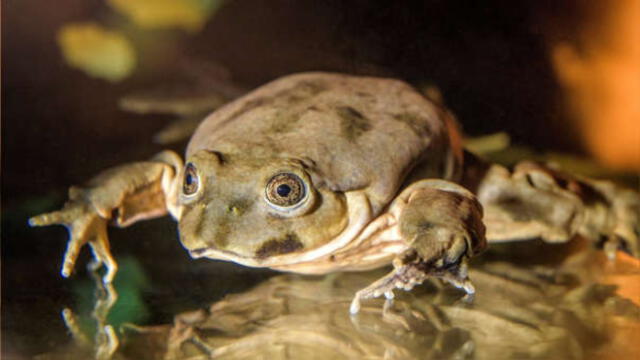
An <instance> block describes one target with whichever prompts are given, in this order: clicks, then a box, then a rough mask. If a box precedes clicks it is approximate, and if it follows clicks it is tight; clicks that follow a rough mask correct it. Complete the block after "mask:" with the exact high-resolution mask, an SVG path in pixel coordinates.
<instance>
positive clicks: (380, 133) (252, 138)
mask: <svg viewBox="0 0 640 360" xmlns="http://www.w3.org/2000/svg"><path fill="white" fill-rule="evenodd" d="M445 117H446V114H445V112H444V110H443V109H441V108H439V107H438V106H436V105H434V104H433V103H431V102H430V101H428V100H427V99H425V98H424V97H423V96H422V95H420V94H419V93H418V92H416V91H415V90H414V89H413V88H412V87H411V86H409V85H408V84H406V83H404V82H402V81H399V80H393V79H382V78H373V77H356V76H348V75H341V74H332V73H302V74H295V75H290V76H286V77H283V78H280V79H278V80H275V81H273V82H271V83H269V84H266V85H264V86H262V87H260V88H258V89H256V90H254V91H253V92H251V93H249V94H247V95H245V96H243V97H241V98H239V99H237V100H236V101H233V102H232V103H230V104H228V105H226V106H225V107H223V108H221V109H219V110H218V111H216V112H215V113H213V114H211V115H210V116H209V117H207V118H206V119H205V120H204V121H203V123H202V124H201V125H200V127H199V128H198V130H197V131H196V133H195V134H194V136H193V138H192V139H191V142H190V144H189V147H188V149H187V156H189V155H190V154H193V153H195V152H197V151H199V150H202V149H206V150H213V151H219V152H221V153H223V154H224V153H234V154H242V155H243V156H244V157H247V156H250V157H255V158H271V157H290V158H297V159H304V160H305V161H307V162H310V163H312V164H313V166H314V168H315V170H316V171H317V172H319V173H320V174H322V176H323V179H324V180H325V182H326V184H327V185H328V186H329V187H331V188H332V189H333V190H336V191H351V190H358V189H364V190H366V191H367V193H368V195H369V198H370V201H371V203H372V205H373V208H374V210H379V209H381V208H382V207H384V205H386V204H387V203H388V202H389V201H390V200H391V199H392V198H393V196H394V195H395V194H396V192H397V191H398V188H399V187H400V186H401V184H402V183H403V181H404V179H405V177H406V175H407V174H408V173H409V172H410V171H411V170H412V169H414V168H415V167H416V165H418V164H419V165H420V167H422V168H424V169H426V171H425V174H426V175H428V176H440V177H442V176H447V175H448V174H447V173H450V172H451V171H450V169H449V170H447V169H446V168H447V167H451V163H452V162H453V157H454V155H453V154H452V152H451V140H450V131H452V127H453V126H452V125H451V124H447V121H445V120H444V118H445ZM454 145H455V144H454ZM454 150H455V149H454ZM457 151H459V149H457Z"/></svg>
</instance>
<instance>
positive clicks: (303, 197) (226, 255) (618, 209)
mask: <svg viewBox="0 0 640 360" xmlns="http://www.w3.org/2000/svg"><path fill="white" fill-rule="evenodd" d="M166 214H170V215H171V216H172V217H173V218H174V219H176V221H178V223H179V225H178V227H179V233H180V241H181V243H182V245H183V246H184V248H185V249H186V250H187V251H188V252H189V254H190V255H191V256H192V257H194V258H203V257H204V258H210V259H221V260H226V261H232V262H235V263H238V264H242V265H245V266H251V267H266V268H272V269H276V270H281V271H287V272H295V273H303V274H326V273H331V272H338V271H362V270H369V269H374V268H378V267H381V266H385V265H389V264H392V265H393V270H392V271H391V272H390V273H389V274H388V275H386V276H384V277H382V278H380V279H379V280H377V281H375V282H373V283H372V284H370V285H369V286H367V287H365V288H363V289H361V290H360V291H358V292H357V293H356V294H355V297H354V299H353V302H352V304H351V307H350V311H351V312H352V313H357V312H358V311H359V309H360V302H361V301H362V300H364V299H367V298H373V297H378V296H382V295H384V296H385V297H386V298H387V299H388V300H389V301H391V299H393V297H394V290H395V289H404V290H411V289H412V287H414V286H415V285H417V284H420V283H422V282H423V281H424V280H425V279H427V278H429V277H435V278H440V279H443V280H444V281H446V282H448V283H450V284H452V285H454V286H456V287H459V288H461V289H463V290H464V291H465V292H466V293H467V294H473V293H474V291H475V290H474V287H473V285H472V283H471V281H470V280H469V278H468V275H467V273H468V265H467V262H468V259H469V258H471V257H473V256H475V255H477V254H479V253H480V252H481V251H482V250H483V249H485V248H486V246H487V242H492V241H507V240H520V239H532V238H541V239H543V240H545V241H548V242H565V241H568V240H570V239H571V238H572V237H574V236H576V235H581V236H584V237H587V238H590V239H593V240H594V242H596V243H600V244H604V249H605V251H606V252H607V253H608V254H609V255H614V254H615V252H616V251H617V250H618V249H622V250H625V251H627V252H629V253H631V254H632V255H634V256H636V257H638V256H640V240H639V236H640V234H639V233H640V231H639V227H640V197H639V196H638V194H637V193H636V192H634V191H632V190H627V189H624V188H621V187H618V186H616V185H614V184H613V183H610V182H607V181H595V180H590V179H584V178H580V177H577V176H571V175H568V174H565V173H562V172H561V171H559V170H556V169H553V168H550V167H546V166H543V165H539V164H536V163H532V162H522V163H519V164H517V165H516V166H515V167H513V168H511V169H508V168H505V167H503V166H499V165H491V164H487V163H484V162H483V161H482V160H480V159H478V158H476V157H474V156H472V155H471V154H469V153H465V151H464V150H463V148H462V144H461V140H460V134H459V131H458V127H457V125H456V122H455V120H454V118H453V117H452V115H451V114H450V113H449V112H448V111H447V110H446V109H445V108H444V107H442V106H441V105H439V104H438V103H436V102H433V101H430V100H428V99H427V98H425V97H424V96H422V95H421V94H420V93H419V92H417V91H416V90H415V89H414V88H412V87H411V86H409V85H408V84H406V83H405V82H402V81H399V80H395V79H386V78H375V77H357V76H350V75H343V74H333V73H320V72H317V73H302V74H294V75H289V76H285V77H282V78H280V79H277V80H275V81H273V82H271V83H268V84H266V85H264V86H262V87H260V88H258V89H256V90H254V91H252V92H250V93H248V94H246V95H244V96H242V97H240V98H238V99H236V100H234V101H232V102H230V103H228V104H227V105H225V106H223V107H222V108H220V109H218V110H217V111H215V112H213V113H212V114H211V115H209V116H208V117H206V118H205V119H204V120H203V121H202V123H201V124H200V125H199V127H198V128H197V130H196V131H195V133H194V134H193V136H192V137H191V140H190V142H189V145H188V147H187V150H186V156H185V162H183V160H182V159H181V158H180V156H178V155H177V154H176V153H174V152H171V151H165V152H162V153H160V154H158V155H157V156H155V157H153V158H152V159H150V160H148V161H143V162H136V163H130V164H125V165H122V166H119V167H115V168H112V169H109V170H106V171H105V172H103V173H101V174H99V175H97V176H96V177H95V178H93V179H92V180H90V181H89V182H88V183H87V184H86V185H85V186H83V187H71V189H70V190H69V201H68V202H67V203H66V204H65V205H64V207H63V208H62V209H61V210H59V211H54V212H51V213H47V214H43V215H39V216H35V217H33V218H32V219H30V224H31V225H35V226H43V225H51V224H56V223H58V224H63V225H65V226H66V227H67V228H68V230H69V234H70V237H69V242H68V247H67V250H66V253H65V257H64V263H63V267H62V275H63V276H65V277H67V276H69V275H70V274H71V272H72V269H73V267H74V264H75V262H76V258H77V256H78V253H79V251H80V249H81V248H82V247H83V246H84V245H85V244H89V245H90V247H91V248H92V250H93V255H94V257H95V261H96V262H97V263H98V264H104V266H105V267H106V269H107V271H106V273H105V275H104V278H103V281H104V282H105V283H109V282H111V281H112V279H113V278H114V275H115V273H116V271H117V263H116V261H115V260H114V258H113V257H112V256H111V253H110V251H109V241H108V236H107V224H114V225H116V226H120V227H124V226H128V225H130V224H133V223H135V222H137V221H140V220H145V219H150V218H155V217H159V216H164V215H166Z"/></svg>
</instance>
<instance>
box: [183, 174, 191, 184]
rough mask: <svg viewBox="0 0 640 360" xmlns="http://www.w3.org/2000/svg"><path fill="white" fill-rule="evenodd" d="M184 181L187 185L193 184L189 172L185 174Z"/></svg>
mask: <svg viewBox="0 0 640 360" xmlns="http://www.w3.org/2000/svg"><path fill="white" fill-rule="evenodd" d="M184 181H185V183H187V185H191V184H193V176H191V174H187V177H186V178H185V179H184Z"/></svg>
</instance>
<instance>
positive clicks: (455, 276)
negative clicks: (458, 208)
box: [349, 251, 475, 314]
mask: <svg viewBox="0 0 640 360" xmlns="http://www.w3.org/2000/svg"><path fill="white" fill-rule="evenodd" d="M430 277H434V278H439V279H442V280H444V281H446V282H448V283H449V284H451V285H453V286H455V287H457V288H459V289H462V290H464V291H465V292H466V297H467V298H471V297H472V296H473V294H475V287H474V286H473V284H472V283H471V280H469V277H468V275H467V260H466V259H465V258H463V259H460V260H459V262H458V263H456V264H451V265H449V266H448V267H441V268H438V267H437V266H435V265H434V264H433V263H426V262H424V261H422V259H420V257H419V256H418V255H417V253H416V252H415V251H410V252H409V253H408V254H407V255H406V256H405V257H404V259H403V260H400V259H396V261H394V270H393V271H391V272H390V273H389V274H387V275H386V276H384V277H383V278H381V279H379V280H377V281H376V282H374V283H373V284H371V285H369V286H367V287H366V288H364V289H362V290H360V291H358V292H357V293H356V295H355V296H354V298H353V300H352V301H351V306H350V308H349V311H350V312H351V314H357V313H358V312H359V311H360V302H361V301H362V300H366V299H373V298H377V297H380V296H382V295H384V296H385V298H386V301H385V304H384V308H385V310H387V309H389V308H390V307H391V305H392V304H393V299H394V297H395V295H394V293H393V290H395V289H401V290H404V291H410V290H411V289H413V288H414V287H415V286H416V285H420V284H422V283H423V282H424V281H425V280H427V279H428V278H430Z"/></svg>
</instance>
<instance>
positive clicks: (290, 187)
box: [265, 173, 307, 210]
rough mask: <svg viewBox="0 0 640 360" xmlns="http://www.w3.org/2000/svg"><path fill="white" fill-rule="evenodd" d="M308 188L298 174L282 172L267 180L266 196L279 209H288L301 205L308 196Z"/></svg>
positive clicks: (270, 203)
mask: <svg viewBox="0 0 640 360" xmlns="http://www.w3.org/2000/svg"><path fill="white" fill-rule="evenodd" d="M306 195H307V189H306V187H305V184H304V181H302V179H300V177H299V176H298V175H295V174H291V173H280V174H277V175H275V176H273V177H272V178H271V179H269V182H267V188H266V190H265V198H266V200H267V202H268V203H269V205H271V206H272V207H274V208H276V209H278V210H287V209H289V208H293V207H295V206H296V205H299V204H301V203H302V202H303V200H304V199H305V198H306Z"/></svg>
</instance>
